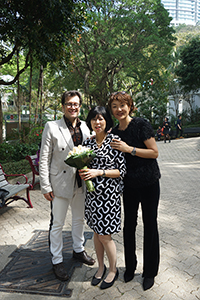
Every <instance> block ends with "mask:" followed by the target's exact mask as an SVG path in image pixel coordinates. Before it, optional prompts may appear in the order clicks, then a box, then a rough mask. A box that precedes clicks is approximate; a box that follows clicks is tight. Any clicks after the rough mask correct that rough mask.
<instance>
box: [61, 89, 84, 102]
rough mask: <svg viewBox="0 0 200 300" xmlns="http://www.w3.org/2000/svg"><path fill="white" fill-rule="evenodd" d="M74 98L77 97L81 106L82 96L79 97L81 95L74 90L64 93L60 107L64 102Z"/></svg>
mask: <svg viewBox="0 0 200 300" xmlns="http://www.w3.org/2000/svg"><path fill="white" fill-rule="evenodd" d="M75 96H78V97H79V100H80V105H81V104H82V102H83V99H82V96H81V94H80V93H79V92H78V91H75V90H72V91H66V92H64V93H63V95H62V99H61V100H62V105H64V104H65V101H66V100H69V99H71V98H73V97H75Z"/></svg>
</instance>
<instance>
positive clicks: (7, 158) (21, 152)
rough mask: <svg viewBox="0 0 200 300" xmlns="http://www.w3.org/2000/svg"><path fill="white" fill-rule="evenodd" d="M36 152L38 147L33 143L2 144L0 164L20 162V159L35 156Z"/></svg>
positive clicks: (0, 145) (0, 146)
mask: <svg viewBox="0 0 200 300" xmlns="http://www.w3.org/2000/svg"><path fill="white" fill-rule="evenodd" d="M37 150H38V145H37V144H34V143H31V144H24V143H19V142H14V143H2V144H0V157H1V161H0V163H2V162H12V161H20V160H21V159H24V158H25V156H26V155H34V154H36V152H37Z"/></svg>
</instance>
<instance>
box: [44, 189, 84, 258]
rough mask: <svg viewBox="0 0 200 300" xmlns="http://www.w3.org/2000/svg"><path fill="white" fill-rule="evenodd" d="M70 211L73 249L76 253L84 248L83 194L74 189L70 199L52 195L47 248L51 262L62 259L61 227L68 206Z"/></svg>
mask: <svg viewBox="0 0 200 300" xmlns="http://www.w3.org/2000/svg"><path fill="white" fill-rule="evenodd" d="M69 205H70V206H71V211H72V239H73V250H74V251H75V252H77V253H79V252H82V251H83V250H84V246H83V244H84V224H85V222H84V206H85V194H83V193H80V192H79V193H78V189H77V190H76V192H75V194H74V196H73V198H72V199H66V198H60V197H56V196H55V197H54V199H53V201H52V202H51V223H50V228H49V248H50V253H51V255H52V263H53V264H58V263H60V262H62V261H63V255H62V250H63V237H62V229H63V226H64V223H65V218H66V215H67V211H68V207H69Z"/></svg>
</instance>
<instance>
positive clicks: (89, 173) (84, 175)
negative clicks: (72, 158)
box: [79, 169, 102, 180]
mask: <svg viewBox="0 0 200 300" xmlns="http://www.w3.org/2000/svg"><path fill="white" fill-rule="evenodd" d="M79 175H80V177H81V179H83V180H89V179H92V178H94V177H97V176H101V175H102V170H97V169H82V170H79Z"/></svg>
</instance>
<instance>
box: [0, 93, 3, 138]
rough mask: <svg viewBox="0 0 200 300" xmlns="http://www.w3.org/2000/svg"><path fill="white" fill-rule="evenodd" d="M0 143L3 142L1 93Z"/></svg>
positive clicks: (0, 103)
mask: <svg viewBox="0 0 200 300" xmlns="http://www.w3.org/2000/svg"><path fill="white" fill-rule="evenodd" d="M0 143H3V112H2V102H1V95H0Z"/></svg>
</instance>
